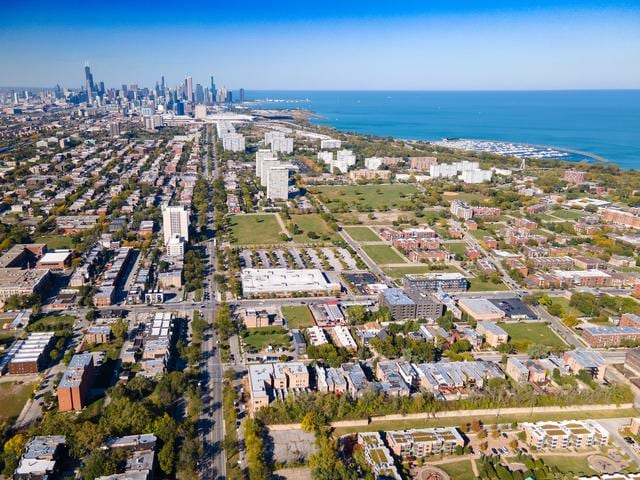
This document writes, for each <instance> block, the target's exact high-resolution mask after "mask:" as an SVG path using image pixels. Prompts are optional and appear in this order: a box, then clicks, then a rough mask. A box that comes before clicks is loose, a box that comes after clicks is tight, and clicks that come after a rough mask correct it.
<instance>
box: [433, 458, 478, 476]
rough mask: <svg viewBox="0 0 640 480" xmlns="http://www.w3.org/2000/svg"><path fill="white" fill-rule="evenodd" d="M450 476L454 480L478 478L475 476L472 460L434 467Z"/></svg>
mask: <svg viewBox="0 0 640 480" xmlns="http://www.w3.org/2000/svg"><path fill="white" fill-rule="evenodd" d="M434 466H435V467H438V468H440V469H442V470H444V471H445V472H447V473H448V474H449V476H450V477H451V478H452V479H455V480H475V478H476V476H475V475H474V474H473V469H472V467H471V460H462V461H460V462H452V463H442V464H440V465H434Z"/></svg>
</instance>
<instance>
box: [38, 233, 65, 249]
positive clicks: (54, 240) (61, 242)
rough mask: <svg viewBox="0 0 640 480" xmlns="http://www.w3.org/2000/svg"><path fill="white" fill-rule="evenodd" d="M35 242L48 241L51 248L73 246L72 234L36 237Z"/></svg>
mask: <svg viewBox="0 0 640 480" xmlns="http://www.w3.org/2000/svg"><path fill="white" fill-rule="evenodd" d="M33 243H46V244H47V248H48V249H49V250H57V249H59V248H63V249H64V248H73V242H72V241H71V236H70V235H50V236H46V237H36V238H35V239H34V241H33Z"/></svg>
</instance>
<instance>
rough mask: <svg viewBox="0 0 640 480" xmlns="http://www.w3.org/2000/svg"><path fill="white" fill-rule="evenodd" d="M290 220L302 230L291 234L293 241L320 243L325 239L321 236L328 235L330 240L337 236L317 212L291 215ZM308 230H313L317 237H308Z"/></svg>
mask: <svg viewBox="0 0 640 480" xmlns="http://www.w3.org/2000/svg"><path fill="white" fill-rule="evenodd" d="M291 221H292V222H293V223H295V224H296V225H298V227H300V229H301V230H302V233H300V234H298V235H294V236H293V241H294V242H296V243H322V242H326V241H327V240H326V239H323V238H322V237H328V239H329V240H331V239H334V238H337V236H338V235H337V234H336V233H335V232H334V231H333V230H331V228H329V225H327V222H325V221H324V220H323V219H322V217H321V216H320V215H318V214H317V213H310V214H308V215H291ZM309 232H315V233H316V234H317V235H318V238H315V239H312V238H309V236H308V235H307V234H308V233H309ZM289 233H291V232H289Z"/></svg>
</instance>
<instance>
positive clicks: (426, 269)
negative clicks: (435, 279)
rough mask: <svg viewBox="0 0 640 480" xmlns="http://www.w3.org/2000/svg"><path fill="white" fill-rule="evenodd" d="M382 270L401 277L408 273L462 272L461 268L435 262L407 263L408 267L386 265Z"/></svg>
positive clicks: (394, 276)
mask: <svg viewBox="0 0 640 480" xmlns="http://www.w3.org/2000/svg"><path fill="white" fill-rule="evenodd" d="M382 271H383V272H384V273H385V274H386V275H388V276H390V277H391V278H401V277H403V276H404V275H407V274H411V273H414V274H421V273H431V272H455V273H460V270H458V269H457V268H455V267H452V266H448V265H440V264H435V265H426V264H419V265H407V266H406V267H385V268H383V269H382Z"/></svg>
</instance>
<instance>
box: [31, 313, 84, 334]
mask: <svg viewBox="0 0 640 480" xmlns="http://www.w3.org/2000/svg"><path fill="white" fill-rule="evenodd" d="M74 322H75V317H73V316H71V315H46V316H44V317H42V318H39V319H38V320H36V321H35V322H32V323H30V324H29V325H28V326H27V331H29V332H45V331H54V330H65V329H69V328H73V323H74Z"/></svg>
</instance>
